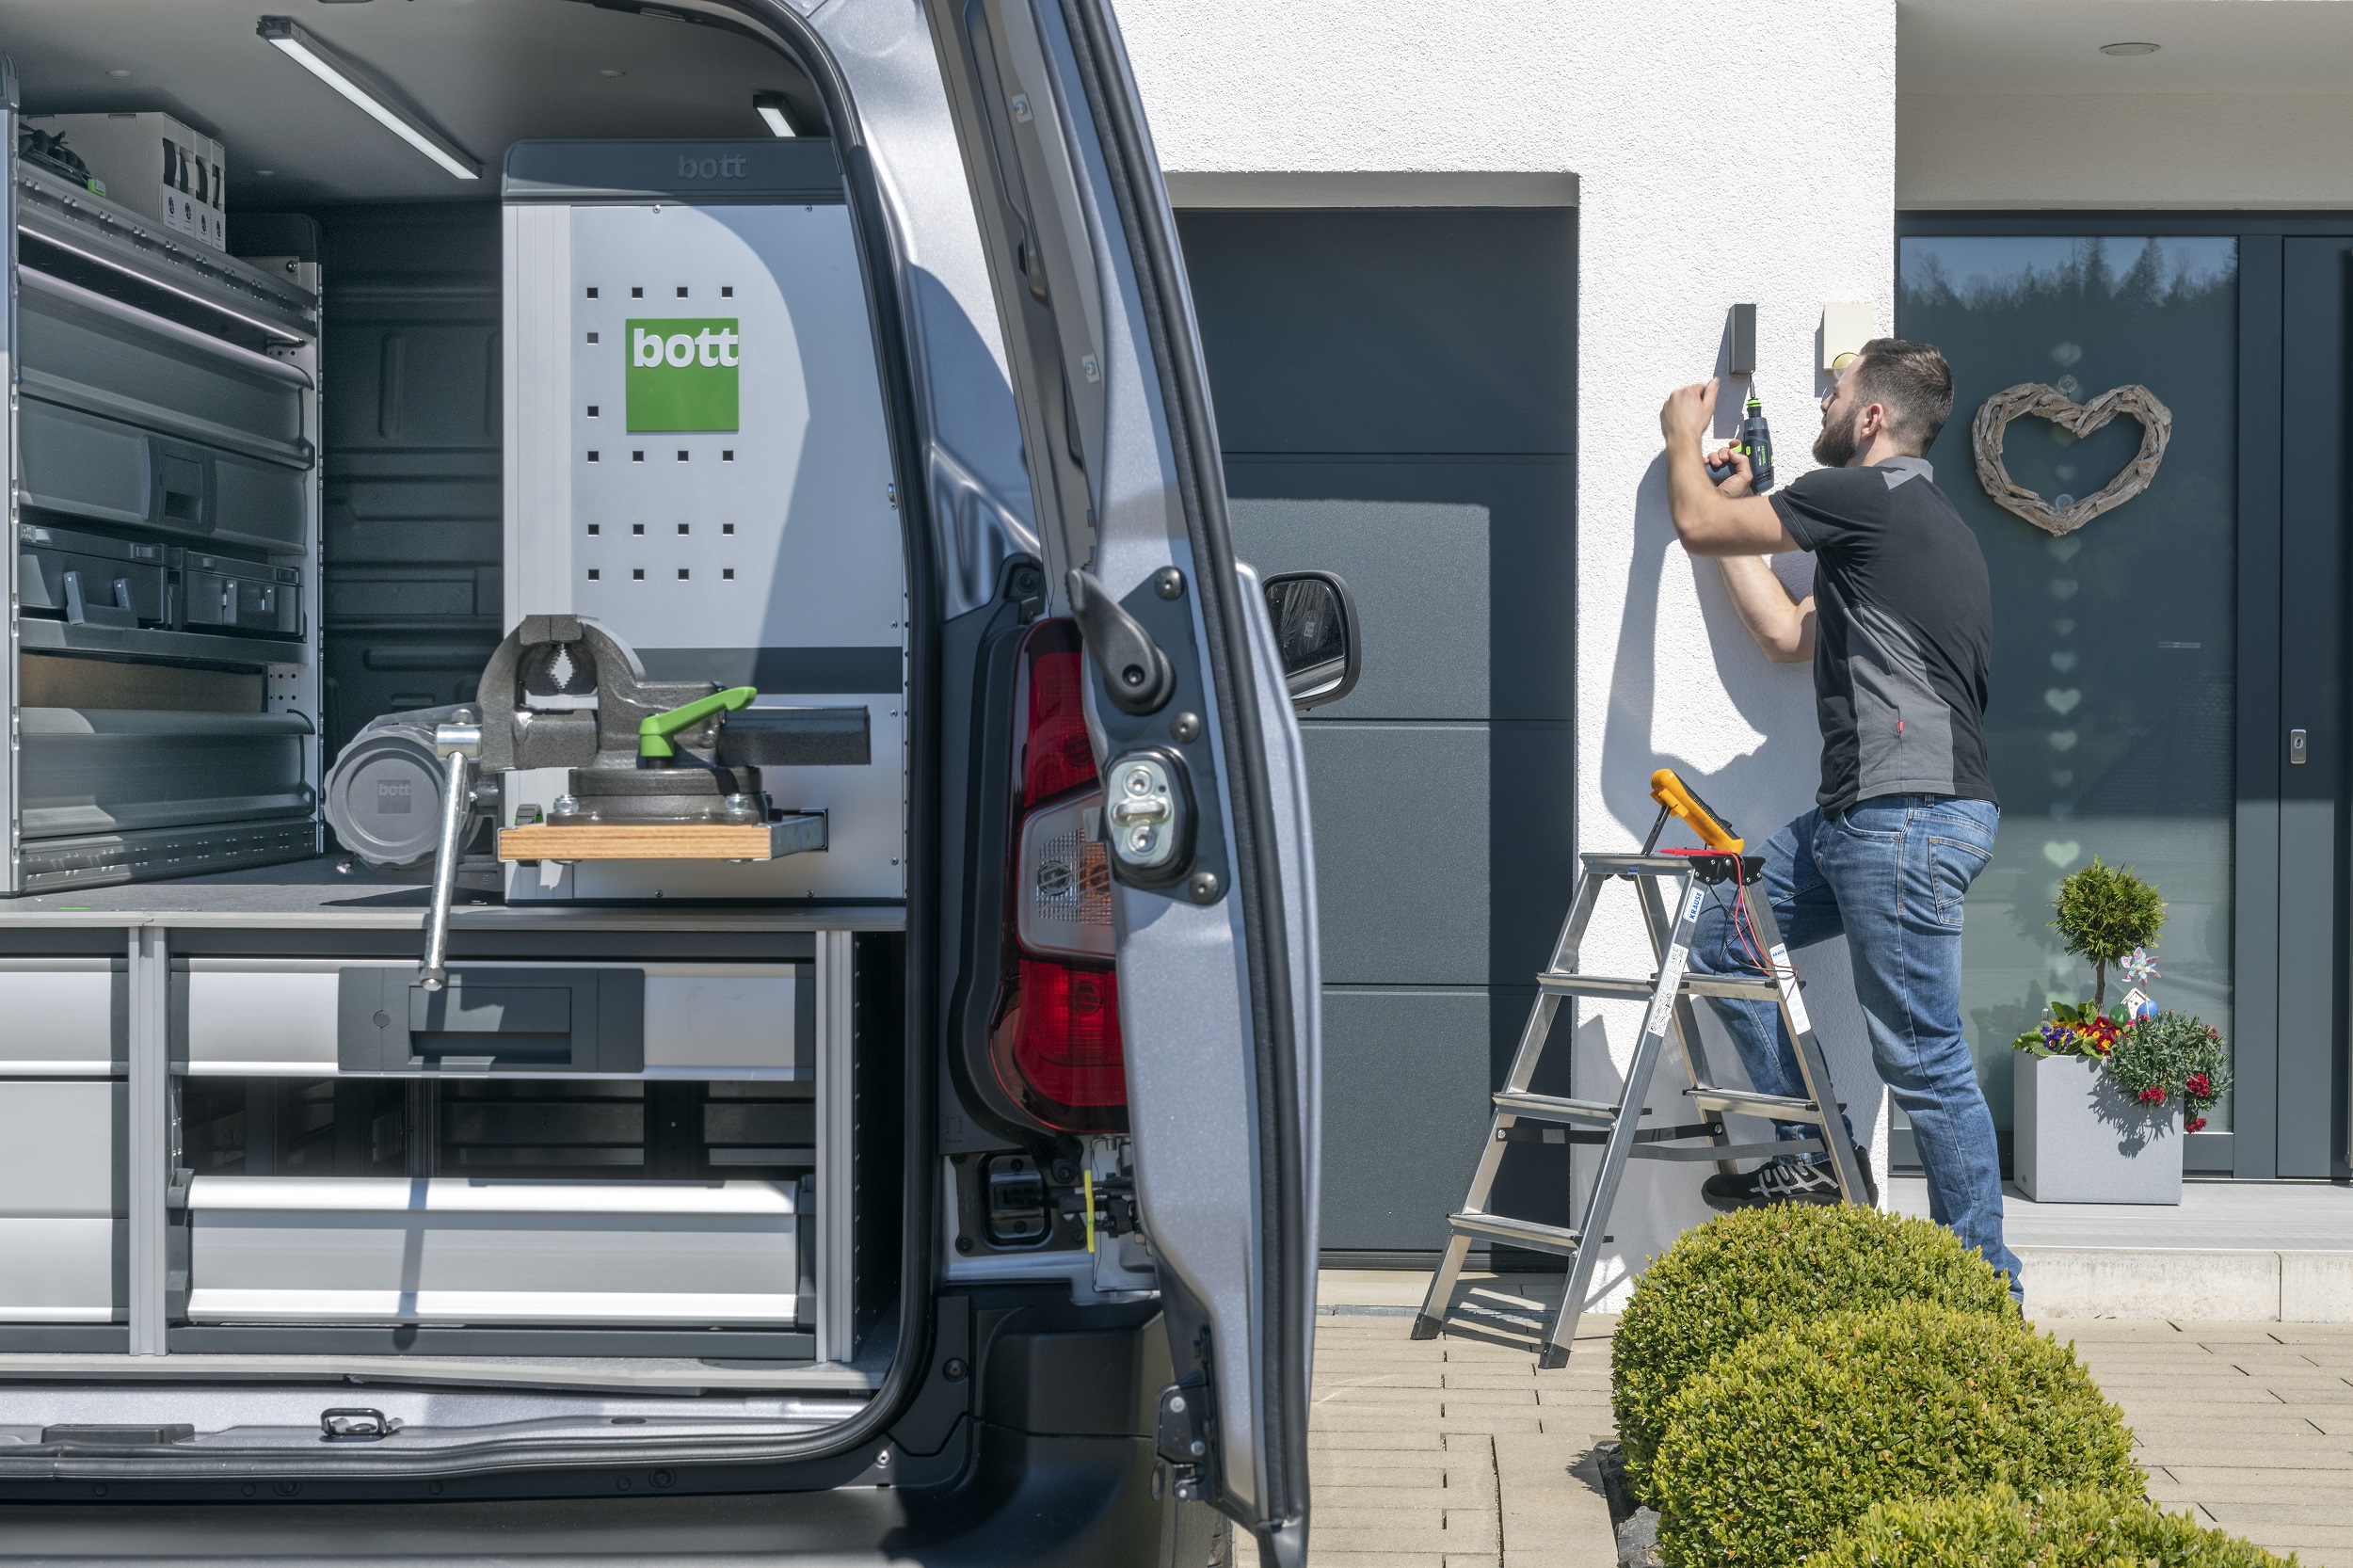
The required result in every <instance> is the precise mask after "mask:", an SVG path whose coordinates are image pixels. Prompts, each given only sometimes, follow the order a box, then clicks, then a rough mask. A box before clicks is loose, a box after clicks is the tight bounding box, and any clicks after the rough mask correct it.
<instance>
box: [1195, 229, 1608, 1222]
mask: <svg viewBox="0 0 2353 1568" xmlns="http://www.w3.org/2000/svg"><path fill="white" fill-rule="evenodd" d="M1179 229H1180V231H1181V233H1182V236H1183V240H1184V246H1185V261H1186V266H1187V269H1188V271H1189V272H1190V274H1191V280H1192V284H1193V298H1194V304H1195V308H1196V311H1197V312H1198V316H1199V320H1200V324H1201V334H1202V340H1203V346H1204V349H1205V352H1206V354H1207V356H1208V360H1209V375H1210V381H1211V390H1212V392H1213V394H1214V396H1215V399H1216V404H1217V423H1218V433H1219V437H1220V440H1221V441H1222V442H1223V444H1224V447H1225V474H1226V485H1227V488H1228V489H1229V491H1230V493H1231V496H1232V505H1233V519H1234V535H1235V545H1236V549H1237V552H1238V553H1239V554H1240V555H1241V558H1242V559H1244V560H1247V561H1250V562H1252V563H1253V564H1255V565H1256V566H1257V567H1258V568H1260V569H1261V570H1264V571H1279V570H1283V569H1286V568H1299V567H1321V568H1329V569H1332V570H1336V571H1337V572H1339V573H1340V574H1341V575H1342V576H1344V577H1346V578H1347V579H1348V582H1349V584H1350V585H1351V587H1352V588H1353V591H1354V594H1355V597H1356V601H1357V610H1358V615H1359V618H1360V621H1361V624H1362V629H1363V637H1364V642H1365V648H1366V655H1365V674H1364V679H1363V681H1362V682H1361V684H1359V685H1358V687H1357V688H1356V690H1355V692H1354V693H1353V694H1352V695H1351V696H1348V697H1347V698H1345V699H1343V700H1342V701H1340V702H1337V703H1335V704H1332V705H1331V706H1329V707H1325V708H1320V709H1318V710H1316V711H1315V712H1313V713H1312V714H1310V715H1308V716H1307V718H1306V719H1305V721H1303V728H1304V729H1305V738H1306V745H1307V761H1308V771H1309V781H1310V786H1311V789H1312V792H1313V805H1314V811H1315V832H1316V860H1317V873H1316V874H1317V877H1318V886H1319V889H1320V898H1321V904H1322V911H1323V929H1322V936H1323V978H1324V981H1325V984H1326V989H1325V994H1324V1040H1325V1056H1324V1061H1325V1075H1324V1077H1325V1082H1324V1139H1323V1148H1324V1173H1323V1193H1324V1198H1323V1209H1324V1211H1323V1244H1324V1248H1325V1254H1324V1256H1325V1260H1326V1261H1327V1262H1333V1263H1345V1262H1351V1261H1353V1262H1363V1263H1374V1262H1388V1261H1394V1262H1404V1261H1408V1259H1407V1258H1406V1257H1404V1256H1399V1255H1403V1254H1427V1253H1432V1252H1434V1251H1435V1250H1436V1248H1437V1247H1438V1246H1440V1245H1441V1243H1442V1242H1443V1240H1444V1236H1445V1231H1444V1226H1443V1224H1442V1223H1441V1222H1442V1221H1443V1219H1444V1217H1445V1215H1446V1214H1447V1213H1449V1211H1450V1210H1451V1209H1452V1208H1454V1206H1455V1205H1456V1204H1457V1203H1458V1202H1459V1201H1460V1199H1461V1197H1462V1194H1463V1188H1464V1184H1465V1181H1466V1180H1467V1179H1468V1176H1469V1173H1470V1169H1471V1164H1472V1162H1473V1161H1474V1160H1475V1159H1476V1158H1477V1155H1478V1150H1479V1142H1480V1139H1481V1137H1482V1136H1484V1133H1485V1128H1486V1120H1487V1095H1488V1092H1489V1090H1490V1087H1491V1086H1492V1084H1493V1083H1494V1082H1495V1081H1496V1080H1497V1079H1498V1078H1499V1075H1500V1073H1501V1072H1502V1069H1503V1066H1504V1064H1506V1063H1507V1061H1508V1059H1509V1057H1510V1053H1511V1048H1512V1045H1513V1039H1514V1037H1515V1035H1516V1032H1517V1030H1518V1027H1519V1024H1520V1021H1521V1017H1522V1016H1523V1014H1524V1013H1525V1012H1526V1009H1527V1007H1528V1005H1529V999H1530V997H1531V995H1532V990H1531V987H1530V986H1529V977H1530V976H1531V975H1532V974H1533V973H1534V972H1535V970H1536V969H1537V968H1538V967H1539V966H1540V965H1541V964H1542V963H1543V961H1544V955H1545V948H1546V945H1547V944H1548V943H1549V941H1550V940H1551V938H1552V936H1554V934H1555V932H1556V929H1557V927H1558V926H1559V923H1560V921H1561V916H1562V913H1563V911H1564V909H1565V908H1566V904H1567V898H1568V891H1569V888H1570V879H1571V875H1572V854H1571V820H1570V812H1571V802H1572V800H1573V799H1574V781H1573V778H1572V774H1571V749H1570V740H1571V722H1572V718H1573V713H1572V694H1573V681H1572V670H1573V665H1572V660H1573V648H1574V634H1573V632H1574V600H1573V590H1574V583H1575V561H1576V552H1575V539H1574V515H1575V514H1574V504H1573V501H1574V492H1573V479H1574V464H1573V451H1574V441H1575V437H1576V403H1575V385H1576V374H1575V373H1576V319H1577V317H1576V294H1575V290H1576V215H1575V213H1574V212H1573V211H1572V210H1569V209H1564V208H1551V209H1530V208H1522V209H1508V210H1495V209H1447V208H1416V209H1410V210H1365V209H1348V210H1307V211H1303V210H1268V209H1252V210H1215V211H1201V210H1195V211H1188V212H1185V213H1182V214H1180V215H1179ZM1561 1056H1562V1060H1563V1062H1564V1063H1565V1059H1566V1053H1565V1052H1564V1053H1561ZM1558 1087H1560V1088H1561V1089H1562V1090H1563V1091H1565V1088H1566V1085H1565V1084H1563V1085H1560V1086H1558ZM1513 1152H1514V1157H1515V1165H1514V1166H1513V1167H1511V1168H1508V1171H1507V1179H1508V1180H1509V1182H1510V1183H1511V1184H1512V1185H1513V1186H1514V1187H1516V1188H1517V1189H1518V1191H1517V1192H1513V1193H1512V1194H1510V1201H1508V1202H1506V1203H1505V1207H1507V1208H1511V1209H1512V1211H1513V1212H1515V1213H1528V1214H1541V1213H1544V1212H1545V1193H1546V1192H1550V1193H1552V1194H1558V1195H1559V1196H1560V1197H1561V1199H1562V1200H1565V1192H1566V1180H1567V1163H1566V1160H1564V1159H1562V1158H1561V1156H1564V1155H1565V1154H1566V1152H1567V1151H1566V1150H1565V1149H1562V1148H1542V1147H1531V1148H1529V1149H1524V1150H1514V1151H1513ZM1547 1156H1549V1157H1551V1158H1549V1159H1547V1158H1546V1157H1547Z"/></svg>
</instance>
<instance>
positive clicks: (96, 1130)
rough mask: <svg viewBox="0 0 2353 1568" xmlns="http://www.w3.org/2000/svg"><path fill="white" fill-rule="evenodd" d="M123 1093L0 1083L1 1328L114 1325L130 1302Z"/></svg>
mask: <svg viewBox="0 0 2353 1568" xmlns="http://www.w3.org/2000/svg"><path fill="white" fill-rule="evenodd" d="M124 1094H125V1091H124V1088H123V1085H121V1084H120V1083H115V1082H108V1081H104V1080H96V1081H91V1080H84V1081H80V1082H26V1081H23V1080H7V1081H0V1322H9V1323H40V1322H48V1323H76V1322H79V1323H88V1322H99V1323H104V1322H108V1321H111V1320H114V1319H115V1318H116V1317H117V1315H118V1314H119V1312H120V1308H121V1305H122V1303H123V1300H124V1294H125V1292H124V1289H123V1279H122V1275H123V1270H124V1258H125V1256H126V1255H125V1253H124V1245H125V1235H124V1232H125V1225H126V1222H125V1219H124V1216H125V1214H126V1213H127V1211H128V1210H127V1208H126V1206H125V1202H124V1197H125V1192H124V1185H123V1169H122V1128H123V1115H124V1109H125V1106H124Z"/></svg>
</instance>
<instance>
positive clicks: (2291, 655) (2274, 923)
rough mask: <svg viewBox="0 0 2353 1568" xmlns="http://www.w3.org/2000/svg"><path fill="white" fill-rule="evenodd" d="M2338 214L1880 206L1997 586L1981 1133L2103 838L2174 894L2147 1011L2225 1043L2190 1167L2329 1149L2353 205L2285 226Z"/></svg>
mask: <svg viewBox="0 0 2353 1568" xmlns="http://www.w3.org/2000/svg"><path fill="white" fill-rule="evenodd" d="M2333 226H2334V225H2321V224H2315V223H2313V222H2312V221H2311V220H2301V221H2300V222H2299V220H2297V219H2294V218H2287V219H2281V220H2276V221H2275V220H2264V221H2250V220H2248V219H2245V218H2233V217H2228V216H2220V217H2212V218H2209V217H2204V216H2189V215H2183V216H2161V215H2135V216H2107V215H2101V216H2090V215H2073V216H2069V215H2054V214H2032V215H2009V216H1994V215H1967V216H1962V215H1952V216H1929V215H1908V216H1906V217H1905V218H1904V220H1903V223H1902V232H1901V233H1900V235H1899V238H1898V245H1897V331H1898V333H1899V334H1900V335H1902V336H1904V337H1908V338H1914V339H1920V340H1925V341H1927V342H1929V343H1933V344H1937V345H1938V346H1940V347H1941V348H1943V350H1944V351H1945V356H1946V358H1947V359H1948V360H1950V362H1951V364H1952V367H1953V376H1954V408H1953V415H1952V419H1951V421H1950V422H1949V423H1948V424H1946V426H1945V431H1944V433H1943V435H1942V436H1941V437H1940V438H1939V440H1938V441H1937V443H1936V445H1935V447H1934V448H1933V449H1932V450H1931V451H1930V453H1929V457H1930V460H1931V461H1932V462H1933V463H1934V464H1935V465H1936V477H1937V481H1938V484H1939V485H1940V487H1941V488H1943V489H1944V490H1945V493H1946V494H1947V495H1949V496H1951V497H1952V499H1953V501H1954V504H1956V505H1957V506H1959V507H1960V509H1961V514H1962V516H1963V517H1964V518H1965V519H1966V520H1968V522H1969V524H1970V526H1971V527H1972V528H1973V529H1975V530H1976V531H1977V536H1978V539H1979V542H1980V543H1981V544H1982V545H1983V547H1984V550H1985V556H1986V563H1987V567H1988V568H1989V570H1990V572H1991V574H1992V578H1993V596H1994V638H1995V646H1994V656H1993V702H1992V708H1991V711H1990V712H1989V715H1988V741H1989V744H1990V745H1991V748H1992V751H1993V772H1994V781H1995V786H1996V788H1997V790H1998V791H1999V792H2000V794H2001V803H2002V828H2001V834H2000V839H1999V843H1998V846H1997V848H1996V851H1995V855H1994V859H1993V864H1992V865H1991V866H1990V867H1989V868H1988V870H1987V871H1986V872H1985V874H1984V875H1983V876H1982V877H1980V878H1979V880H1978V882H1977V886H1976V888H1974V889H1973V890H1972V892H1971V894H1970V901H1969V902H1970V914H1969V925H1968V936H1967V956H1966V970H1965V978H1964V982H1963V1011H1964V1019H1965V1023H1966V1025H1967V1028H1968V1031H1969V1034H1970V1038H1971V1043H1972V1046H1973V1048H1975V1050H1976V1052H1977V1061H1978V1066H1979V1072H1980V1076H1981V1078H1982V1080H1983V1081H1984V1083H1985V1087H1986V1094H1987V1098H1988V1100H1989V1101H1990V1102H1991V1103H1992V1105H1993V1111H1994V1116H1995V1121H1996V1125H1997V1126H1998V1127H2000V1128H2002V1129H2003V1130H2004V1132H2005V1134H2007V1131H2008V1128H2009V1125H2010V1117H2009V1112H2010V1073H2011V1058H2012V1052H2011V1049H2010V1045H2009V1042H2010V1040H2011V1039H2012V1038H2013V1037H2014V1036H2016V1035H2017V1034H2018V1033H2020V1032H2022V1031H2024V1030H2025V1029H2026V1028H2028V1027H2030V1026H2031V1024H2032V1023H2033V1022H2034V1021H2035V1020H2036V1019H2037V1018H2039V1017H2040V1016H2041V1014H2042V1011H2043V1008H2044V1007H2045V1006H2046V1005H2047V1004H2048V1003H2049V1002H2051V1001H2054V1000H2059V1001H2079V1000H2089V998H2090V996H2091V978H2092V977H2091V973H2090V969H2089V966H2088V965H2086V964H2085V963H2083V961H2082V960H2080V959H2077V958H2073V957H2071V956H2069V955H2068V954H2067V953H2065V952H2063V951H2062V950H2061V945H2060V941H2059V938H2058V936H2057V933H2056V932H2054V931H2052V930H2051V929H2050V926H2049V923H2048V922H2049V920H2050V918H2051V901H2052V899H2053V897H2054V895H2055V893H2056V891H2057V884H2058V880H2059V878H2061V877H2062V876H2064V875H2066V874H2067V873H2068V872H2073V871H2074V870H2077V869H2079V868H2080V867H2082V866H2085V865H2087V864H2089V862H2090V860H2091V859H2092V857H2093V856H2098V857H2099V858H2100V859H2102V860H2104V861H2105V862H2107V863H2108V864H2110V865H2113V866H2130V867H2132V868H2133V869H2134V870H2136V871H2137V872H2139V874H2140V875H2142V876H2143V877H2145V878H2147V879H2148V880H2149V881H2151V882H2153V883H2154V884H2155V885H2156V886H2157V887H2158V888H2159V889H2160V890H2161V892H2162V893H2163V895H2164V897H2165V900H2166V904H2167V906H2168V907H2167V914H2168V919H2167V922H2166V927H2165V932H2164V935H2163V937H2162V939H2161V940H2160V941H2159V943H2158V945H2157V951H2156V967H2157V969H2158V971H2159V977H2158V978H2157V979H2156V980H2155V981H2153V983H2151V984H2150V985H2149V987H2148V989H2149V990H2150V992H2151V993H2152V995H2153V997H2154V999H2155V1000H2156V1001H2157V1002H2158V1004H2159V1005H2161V1006H2164V1007H2169V1008H2173V1009H2177V1010H2181V1011H2185V1012H2189V1013H2193V1014H2195V1015H2197V1016H2199V1017H2201V1018H2203V1019H2204V1020H2206V1021H2207V1022H2209V1023H2211V1024H2213V1025H2214V1026H2215V1027H2216V1028H2217V1029H2219V1030H2221V1031H2222V1032H2223V1033H2224V1035H2225V1036H2226V1037H2227V1038H2228V1039H2230V1040H2231V1041H2232V1043H2233V1072H2234V1075H2235V1078H2236V1087H2235V1089H2234V1091H2233V1094H2232V1095H2231V1096H2229V1097H2228V1098H2226V1099H2225V1100H2224V1101H2223V1102H2222V1103H2221V1104H2219V1105H2218V1106H2217V1107H2216V1108H2215V1110H2214V1112H2212V1113H2211V1114H2210V1116H2209V1119H2208V1127H2207V1128H2206V1130H2204V1131H2202V1132H2201V1133H2199V1134H2197V1135H2196V1136H2194V1137H2193V1138H2191V1140H2190V1142H2189V1151H2188V1168H2189V1170H2190V1171H2191V1172H2192V1173H2193V1174H2206V1175H2237V1176H2330V1175H2332V1174H2333V1175H2337V1176H2342V1175H2344V1173H2345V1099H2346V1093H2345V1070H2344V1059H2345V1046H2344V1040H2345V1027H2344V1017H2345V976H2346V966H2345V962H2344V954H2343V952H2342V948H2343V933H2344V932H2345V929H2346V921H2345V918H2344V909H2345V881H2346V878H2345V868H2344V866H2343V861H2344V859H2345V856H2344V853H2343V849H2344V846H2345V844H2346V842H2347V839H2346V836H2345V831H2344V827H2343V824H2342V820H2341V819H2342V818H2343V816H2344V813H2345V793H2346V792H2345V768H2344V757H2345V747H2344V744H2343V730H2344V728H2345V724H2344V720H2345V712H2344V709H2345V684H2344V682H2343V680H2342V679H2341V676H2340V670H2341V668H2342V664H2343V658H2344V654H2343V636H2342V623H2343V619H2344V614H2343V600H2344V597H2345V582H2344V578H2345V555H2344V552H2343V549H2342V546H2341V543H2340V540H2341V537H2342V535H2343V531H2344V526H2345V476H2344V471H2345V464H2346V462H2348V461H2353V452H2349V451H2348V450H2347V439H2346V434H2345V423H2346V418H2347V414H2348V408H2347V404H2346V397H2345V377H2346V374H2347V368H2348V367H2347V364H2346V352H2347V345H2346V332H2347V325H2348V324H2347V322H2346V318H2345V312H2346V301H2345V296H2346V291H2347V287H2348V282H2349V281H2353V271H2349V270H2348V268H2349V267H2353V226H2346V227H2347V229H2348V232H2347V234H2346V235H2345V237H2330V236H2317V237H2316V236H2312V235H2309V234H2299V233H2296V232H2293V230H2294V229H2296V228H2298V227H2306V228H2312V227H2333ZM2014 389H2048V395H2045V396H2043V399H2042V401H2041V403H2040V404H2039V405H2038V406H2037V408H2036V409H2035V411H2015V412H2014V413H2013V417H2010V418H2009V421H2008V423H2007V425H2006V426H2005V427H2004V428H2003V429H2002V430H2001V432H2000V434H1999V437H1998V440H1997V439H1995V437H1994V433H1993V429H1992V428H1991V426H1992V425H1993V424H1998V423H2000V420H2001V416H2002V414H2003V413H2004V412H2005V411H2006V408H2008V409H2011V410H2017V409H2019V408H2021V406H2023V405H2025V404H2026V403H2028V402H2029V401H2030V399H2031V398H2032V397H2033V396H2034V395H2036V394H2034V393H2031V392H2019V391H2014ZM2136 389H2137V390H2136ZM2006 394H2007V395H2006ZM2111 394H2116V395H2115V396H2113V397H2111ZM2103 398H2110V400H2111V402H2112V403H2115V404H2117V405H2118V408H2117V411H2116V412H2114V414H2113V415H2112V417H2111V418H2109V419H2108V420H2107V421H2106V422H2105V424H2079V425H2078V426H2077V427H2073V428H2071V427H2070V424H2071V423H2072V422H2071V419H2070V413H2069V406H2070V405H2073V406H2077V407H2081V406H2086V405H2090V406H2094V407H2097V406H2098V405H2099V403H2100V400H2101V399H2103ZM2137 413H2138V414H2145V415H2146V418H2145V419H2144V418H2141V417H2137ZM2051 414H2057V416H2058V417H2057V418H2056V419H2055V418H2051V417H2047V416H2048V415H2051ZM2152 426H2162V429H2163V437H2162V442H2161V452H2158V451H2155V450H2153V449H2154V448H2155V447H2156V445H2157V444H2158V443H2156V442H2152V441H2150V440H2148V439H2147V438H2148V435H2149V432H2150V430H2151V428H2152ZM2152 456H2153V457H2154V465H2153V469H2151V468H2150V467H2149V461H2150V458H2151V457H2152ZM2136 465H2138V466H2139V468H2140V469H2141V470H2142V471H2143V472H2142V473H2141V474H2140V477H2143V478H2145V480H2146V483H2145V485H2139V486H2136V485H2135V484H2134V483H2133V481H2134V479H2135V477H2136V475H2135V472H2134V471H2135V469H2136ZM2120 484H2121V485H2122V486H2123V487H2124V489H2125V490H2126V491H2128V492H2130V493H2129V494H2127V495H2125V496H2123V497H2121V498H2113V499H2115V500H2116V504H2112V505H2111V504H2104V503H2105V500H2107V499H2112V498H2110V497H2109V496H2108V492H2109V491H2111V490H2112V489H2114V488H2116V487H2118V486H2119V485H2120ZM2037 503H2041V505H2037ZM2086 503H2090V504H2089V505H2086ZM2087 514H2089V515H2087ZM2295 737H2300V738H2295ZM2122 988H2123V987H2122V984H2121V983H2118V982H2117V981H2116V980H2115V979H2114V977H2111V984H2110V987H2109V1000H2111V1001H2113V1000H2117V998H2118V996H2119V995H2120V993H2121V990H2122ZM1903 1153H1904V1151H1903V1149H1902V1147H1901V1146H1900V1144H1899V1147H1898V1150H1897V1155H1898V1159H1899V1160H1900V1159H1901V1158H1902V1157H1903Z"/></svg>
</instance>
